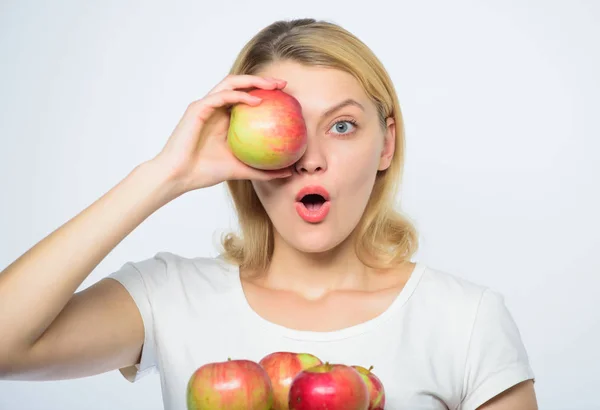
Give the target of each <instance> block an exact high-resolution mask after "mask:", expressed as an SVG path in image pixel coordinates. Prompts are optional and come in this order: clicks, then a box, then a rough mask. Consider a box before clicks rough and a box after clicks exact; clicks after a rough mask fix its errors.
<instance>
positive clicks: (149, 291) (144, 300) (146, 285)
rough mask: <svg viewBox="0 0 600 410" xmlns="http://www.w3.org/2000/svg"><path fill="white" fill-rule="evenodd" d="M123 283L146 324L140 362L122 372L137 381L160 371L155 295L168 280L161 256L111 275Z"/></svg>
mask: <svg viewBox="0 0 600 410" xmlns="http://www.w3.org/2000/svg"><path fill="white" fill-rule="evenodd" d="M108 278H112V279H114V280H117V281H118V282H120V283H121V284H122V285H123V286H124V287H125V289H127V291H128V292H129V294H130V295H131V297H132V298H133V300H134V302H135V304H136V305H137V308H138V310H139V312H140V315H141V317H142V321H143V323H144V344H143V346H142V355H141V359H140V362H139V363H137V364H135V365H133V366H128V367H123V368H121V369H119V371H120V372H121V374H122V375H123V377H125V378H126V379H127V380H129V381H130V382H132V383H133V382H136V381H138V380H140V379H141V378H142V377H144V376H146V375H148V374H150V373H153V372H154V371H156V370H157V360H156V339H155V332H154V314H153V303H152V301H153V297H152V295H153V292H155V289H156V288H157V286H160V285H161V283H160V282H161V281H164V280H165V278H166V265H165V263H164V261H162V260H161V259H160V258H159V257H158V255H157V256H155V257H154V258H151V259H146V260H143V261H140V262H127V263H126V264H124V265H123V266H122V267H121V268H120V269H119V270H117V271H116V272H113V273H111V274H110V275H108Z"/></svg>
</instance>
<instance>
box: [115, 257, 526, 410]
mask: <svg viewBox="0 0 600 410" xmlns="http://www.w3.org/2000/svg"><path fill="white" fill-rule="evenodd" d="M109 277H111V278H114V279H116V280H118V281H119V282H121V283H122V284H123V285H124V286H125V288H126V289H127V290H128V291H129V293H130V294H131V296H132V297H133V299H134V301H135V303H136V304H137V306H138V308H139V311H140V313H141V316H142V319H143V321H144V327H145V340H144V347H143V350H142V357H141V363H139V364H138V365H135V366H133V367H129V368H124V369H121V373H122V374H123V375H124V376H125V377H126V378H127V379H128V380H129V381H131V382H134V381H137V380H139V379H140V378H141V377H143V376H145V375H147V374H149V373H151V372H153V371H158V373H159V374H160V380H161V386H162V394H163V401H164V406H165V409H166V410H185V409H186V387H187V383H188V380H189V377H190V376H191V375H192V373H193V372H194V371H195V370H196V369H197V368H198V367H200V366H202V365H204V364H206V363H209V362H221V361H225V360H227V358H228V357H231V358H232V359H249V360H254V361H256V362H258V361H259V360H260V359H261V358H263V357H264V356H266V355H267V354H269V353H271V352H275V351H291V352H307V353H312V354H314V355H316V356H317V357H319V358H320V359H321V360H323V361H329V362H330V363H343V364H347V365H354V364H357V365H361V366H364V367H369V366H374V368H373V372H374V373H375V374H376V375H377V376H378V377H379V378H380V379H381V381H382V382H383V384H384V386H385V389H386V398H387V400H386V409H389V410H401V409H410V410H418V409H436V410H437V409H452V410H455V409H456V410H473V409H476V408H477V407H479V406H480V405H481V404H482V403H484V402H486V401H487V400H489V399H490V398H492V397H494V396H496V395H497V394H498V393H500V392H502V391H504V390H506V389H508V388H509V387H511V386H514V385H515V384H517V383H519V382H521V381H524V380H528V379H533V378H534V374H533V371H532V369H531V367H530V365H529V360H528V356H527V353H526V350H525V348H524V346H523V343H522V341H521V336H520V334H519V331H518V329H517V326H516V325H515V322H514V321H513V319H512V317H511V315H510V313H509V312H508V310H507V308H506V306H505V304H504V301H503V298H502V296H500V295H499V294H498V293H495V292H493V291H491V290H489V289H486V288H484V287H481V286H478V285H476V284H473V283H471V282H468V281H466V280H463V279H460V278H459V277H456V276H454V275H452V274H449V273H445V272H442V271H439V270H435V269H432V268H429V267H428V266H426V265H425V264H423V263H422V262H416V266H415V269H414V271H413V273H412V275H411V276H410V279H409V280H408V282H407V283H406V285H405V286H404V288H403V290H402V291H401V292H400V293H399V295H398V296H397V298H396V299H395V300H394V301H393V302H392V304H391V305H390V306H389V308H388V309H387V310H386V311H384V312H383V313H382V314H380V315H379V316H377V317H375V318H374V319H372V320H369V321H367V322H364V323H361V324H358V325H355V326H352V327H348V328H345V329H342V330H338V331H331V332H311V331H299V330H293V329H289V328H286V327H283V326H280V325H277V324H275V323H272V322H269V321H267V320H266V319H264V318H262V317H261V316H260V315H258V314H257V313H256V312H255V311H254V310H253V309H252V308H251V307H250V306H249V305H248V303H247V300H246V298H245V295H244V292H243V289H242V286H241V282H240V277H239V270H238V267H237V266H236V265H233V264H230V263H228V262H226V261H225V260H223V259H220V258H200V257H199V258H184V257H181V256H178V255H175V254H172V253H167V252H161V253H158V254H156V256H155V257H154V258H150V259H147V260H144V261H140V262H137V263H132V262H129V263H126V264H125V265H124V266H123V267H122V268H121V269H120V270H118V271H117V272H114V273H112V274H111V275H109Z"/></svg>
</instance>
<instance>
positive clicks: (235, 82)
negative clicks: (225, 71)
mask: <svg viewBox="0 0 600 410" xmlns="http://www.w3.org/2000/svg"><path fill="white" fill-rule="evenodd" d="M286 84H287V82H286V81H285V80H281V79H276V78H270V77H260V76H256V75H249V74H244V75H229V76H227V77H225V79H224V80H223V81H221V82H220V83H219V84H217V85H216V86H215V87H214V88H213V89H212V90H211V91H210V92H209V93H208V95H210V94H214V93H218V92H220V91H224V90H235V89H249V88H263V89H266V90H273V89H275V88H283V87H284V86H285V85H286Z"/></svg>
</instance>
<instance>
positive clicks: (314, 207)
mask: <svg viewBox="0 0 600 410" xmlns="http://www.w3.org/2000/svg"><path fill="white" fill-rule="evenodd" d="M322 205H323V203H321V202H309V203H307V204H305V205H304V206H306V209H308V210H309V211H316V210H317V209H319V208H320V207H321V206H322Z"/></svg>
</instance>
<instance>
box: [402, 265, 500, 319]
mask: <svg viewBox="0 0 600 410" xmlns="http://www.w3.org/2000/svg"><path fill="white" fill-rule="evenodd" d="M421 269H422V272H421V275H420V277H419V283H418V284H417V285H416V287H415V291H414V295H413V297H414V298H415V299H417V300H418V301H421V302H424V303H426V304H427V305H428V306H429V307H430V308H431V309H433V310H438V311H440V312H445V314H446V315H453V316H455V318H456V319H458V318H459V317H462V318H464V319H468V318H469V317H470V318H471V319H474V318H475V315H476V313H477V311H478V310H479V307H480V305H481V302H482V300H483V299H487V298H491V299H495V300H496V301H498V300H501V299H502V296H501V295H500V294H499V293H497V292H495V291H494V290H492V289H490V288H489V287H487V286H483V285H481V284H478V283H475V282H472V281H470V280H467V279H464V278H462V277H461V276H459V275H457V274H455V273H450V272H448V271H445V270H442V269H438V268H434V267H431V266H422V267H421ZM456 315H459V316H458V317H457V316H456Z"/></svg>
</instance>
